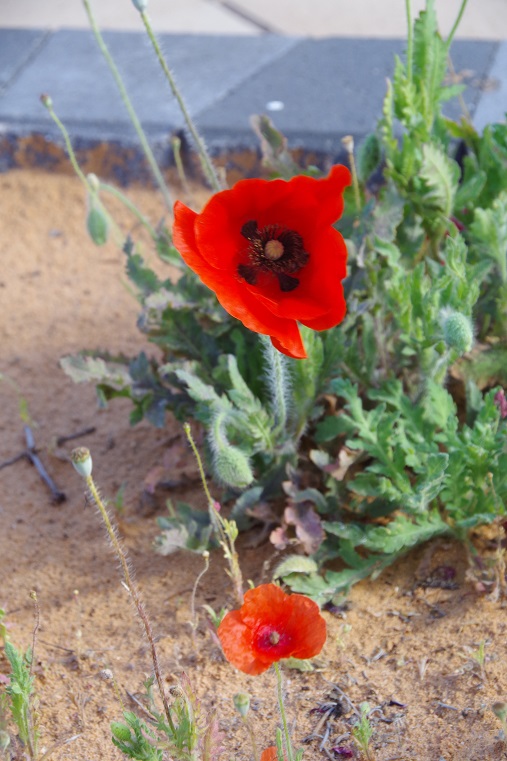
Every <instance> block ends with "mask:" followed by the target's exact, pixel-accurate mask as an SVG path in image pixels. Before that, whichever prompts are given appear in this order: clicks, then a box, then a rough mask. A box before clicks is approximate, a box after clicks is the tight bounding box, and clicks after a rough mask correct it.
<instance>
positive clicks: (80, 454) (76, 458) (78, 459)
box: [70, 447, 92, 478]
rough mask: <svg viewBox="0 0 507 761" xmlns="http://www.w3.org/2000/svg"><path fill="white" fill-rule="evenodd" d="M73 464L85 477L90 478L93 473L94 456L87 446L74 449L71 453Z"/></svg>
mask: <svg viewBox="0 0 507 761" xmlns="http://www.w3.org/2000/svg"><path fill="white" fill-rule="evenodd" d="M70 459H71V460H72V464H73V465H74V467H75V469H76V470H77V472H78V473H79V475H80V476H82V477H83V478H89V477H90V476H91V474H92V458H91V455H90V450H89V449H87V448H86V447H78V448H77V449H73V450H72V452H71V455H70Z"/></svg>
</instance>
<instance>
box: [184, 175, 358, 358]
mask: <svg viewBox="0 0 507 761" xmlns="http://www.w3.org/2000/svg"><path fill="white" fill-rule="evenodd" d="M349 184H350V172H349V170H348V169H347V168H346V167H344V166H334V167H333V168H332V169H331V171H330V173H329V175H328V176H327V177H325V178H323V179H319V180H317V179H315V178H313V177H304V176H298V177H294V178H293V179H292V180H289V181H286V180H257V179H252V180H241V181H240V182H238V183H237V184H236V185H235V186H234V187H233V188H232V189H231V190H224V191H222V192H221V193H216V194H215V195H214V196H212V198H211V199H210V200H209V201H208V203H207V204H206V206H205V207H204V209H203V210H202V212H201V213H200V214H196V212H194V211H192V210H191V209H189V208H188V207H187V206H185V205H184V204H183V203H181V202H180V201H177V202H176V204H175V206H174V227H173V242H174V245H175V246H176V248H177V249H178V251H179V252H180V254H181V256H182V257H183V259H184V261H185V262H186V263H187V264H188V266H189V267H190V268H191V269H193V270H194V272H196V273H197V275H199V277H200V278H201V280H202V282H203V283H204V284H205V285H207V286H208V288H211V290H212V291H214V292H215V294H216V296H217V299H218V301H219V302H220V304H221V305H222V306H223V307H224V309H226V310H227V312H229V314H231V315H232V316H233V317H236V318H237V319H238V320H241V322H242V323H243V324H244V325H245V327H247V328H249V329H250V330H253V331H255V332H256V333H262V334H264V335H268V336H270V337H271V341H272V342H273V345H274V346H275V347H276V348H277V349H279V350H280V351H281V352H283V353H284V354H287V355H288V356H289V357H295V358H297V359H302V358H304V357H306V352H305V348H304V346H303V342H302V340H301V335H300V333H299V328H298V325H297V323H298V322H300V323H302V324H303V325H306V326H307V327H309V328H312V329H313V330H326V329H327V328H332V327H334V326H335V325H338V323H339V322H341V321H342V320H343V318H344V316H345V311H346V306H345V299H344V296H343V288H342V284H341V281H342V280H343V278H344V277H345V276H346V272H347V268H346V263H347V249H346V246H345V243H344V240H343V238H342V236H341V235H340V233H339V232H338V231H337V230H335V229H334V227H333V224H334V222H336V220H337V219H339V217H340V216H341V214H342V211H343V190H344V188H345V187H346V186H347V185H349Z"/></svg>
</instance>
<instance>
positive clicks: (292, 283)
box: [277, 272, 299, 293]
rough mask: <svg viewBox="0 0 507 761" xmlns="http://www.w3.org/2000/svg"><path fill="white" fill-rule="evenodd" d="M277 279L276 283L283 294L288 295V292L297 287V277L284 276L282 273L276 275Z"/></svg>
mask: <svg viewBox="0 0 507 761" xmlns="http://www.w3.org/2000/svg"><path fill="white" fill-rule="evenodd" d="M277 277H278V282H279V283H280V290H281V291H283V292H284V293H290V291H293V290H294V289H295V288H297V287H298V285H299V280H298V279H297V277H291V276H290V275H285V274H284V273H283V272H280V273H277Z"/></svg>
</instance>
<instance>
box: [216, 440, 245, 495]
mask: <svg viewBox="0 0 507 761" xmlns="http://www.w3.org/2000/svg"><path fill="white" fill-rule="evenodd" d="M213 466H214V470H215V474H216V475H217V477H218V478H219V479H220V481H222V482H223V483H224V484H226V485H227V486H232V487H233V488H235V489H246V487H247V486H249V484H251V483H252V481H253V480H254V476H253V473H252V469H251V468H250V464H249V462H248V457H246V455H245V454H244V453H243V452H242V451H241V449H238V447H233V446H231V445H230V444H229V445H228V446H225V447H220V449H219V450H217V451H216V452H215V456H214V458H213Z"/></svg>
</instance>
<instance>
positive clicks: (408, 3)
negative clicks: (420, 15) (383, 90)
mask: <svg viewBox="0 0 507 761" xmlns="http://www.w3.org/2000/svg"><path fill="white" fill-rule="evenodd" d="M405 8H406V13H407V79H408V81H409V84H412V63H413V61H412V59H413V57H414V30H413V29H412V0H405Z"/></svg>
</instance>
